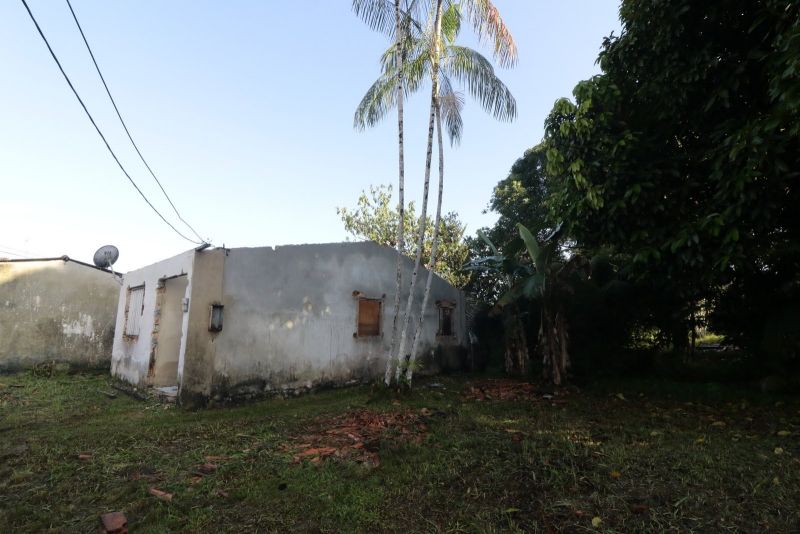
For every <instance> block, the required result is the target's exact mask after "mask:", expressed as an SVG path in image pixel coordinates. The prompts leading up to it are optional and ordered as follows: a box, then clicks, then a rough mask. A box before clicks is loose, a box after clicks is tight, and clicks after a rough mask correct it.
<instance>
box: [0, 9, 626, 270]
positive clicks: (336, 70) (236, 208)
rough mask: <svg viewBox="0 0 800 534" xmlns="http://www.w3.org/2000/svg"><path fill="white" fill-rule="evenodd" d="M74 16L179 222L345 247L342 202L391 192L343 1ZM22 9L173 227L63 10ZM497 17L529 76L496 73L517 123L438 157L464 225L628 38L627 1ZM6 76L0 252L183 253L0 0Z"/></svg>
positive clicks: (130, 264) (217, 234)
mask: <svg viewBox="0 0 800 534" xmlns="http://www.w3.org/2000/svg"><path fill="white" fill-rule="evenodd" d="M72 4H73V7H74V9H75V11H76V13H77V15H78V17H79V19H80V21H81V24H82V25H83V29H84V31H85V32H86V35H87V38H88V39H89V43H90V44H91V45H92V48H93V50H94V53H95V56H96V58H97V60H98V62H99V64H100V67H101V69H102V70H103V74H104V75H105V77H106V81H107V82H108V84H109V86H110V88H111V91H112V94H113V95H114V97H115V99H116V100H117V104H118V105H119V106H120V109H121V111H122V114H123V117H124V118H125V119H126V121H127V123H128V126H129V128H130V129H131V132H132V134H133V136H134V139H135V140H136V141H137V143H138V144H139V147H140V148H141V149H142V152H143V154H144V155H145V158H146V159H147V160H148V162H149V163H150V165H151V166H152V167H153V169H154V170H155V172H156V174H157V175H158V176H159V177H160V179H161V181H162V183H163V184H164V186H165V188H166V190H167V192H168V193H170V195H171V196H172V198H173V200H174V202H175V204H176V205H177V207H178V209H179V210H180V211H181V214H182V215H183V217H184V218H185V219H186V220H187V221H189V223H190V224H192V226H194V227H195V228H196V229H197V230H198V231H199V232H200V233H201V234H202V235H203V236H208V237H210V238H212V239H213V242H214V244H217V245H222V244H223V243H224V244H225V245H226V246H229V247H230V246H234V247H239V246H262V245H279V244H288V243H318V242H329V241H341V240H344V239H345V237H346V235H345V232H344V230H343V228H342V224H341V221H340V220H339V218H338V216H337V215H336V207H337V206H352V205H354V204H355V201H356V199H357V197H358V195H359V193H360V191H361V190H362V189H366V188H368V187H369V185H370V184H380V183H394V182H395V180H396V169H397V163H396V157H397V156H396V131H395V123H394V121H393V120H388V121H386V122H385V123H384V124H382V125H380V126H379V127H377V128H375V129H372V130H368V131H366V132H357V131H355V130H354V129H353V127H352V118H353V111H354V109H355V106H356V105H357V104H358V102H359V100H360V98H361V96H362V95H363V93H364V91H366V89H367V88H368V87H369V85H370V84H371V83H372V81H373V80H374V79H375V77H376V76H377V74H378V56H379V54H380V52H381V51H382V50H383V49H384V48H385V47H386V45H387V43H386V40H385V38H384V37H383V36H380V35H378V34H375V33H373V32H371V31H370V30H369V29H368V28H367V27H366V26H364V24H363V23H362V22H361V21H360V20H358V19H357V18H356V17H355V16H354V15H353V14H352V13H351V11H350V1H349V0H307V1H305V2H277V1H267V0H263V1H244V0H240V1H225V2H219V1H198V0H191V1H190V0H172V1H169V2H167V1H163V0H159V1H155V0H136V1H132V0H131V1H124V2H123V1H115V2H108V1H99V0H73V2H72ZM29 5H30V6H31V9H32V10H33V12H34V15H36V17H37V19H38V20H39V23H40V25H41V26H42V28H43V30H44V32H45V35H46V36H47V37H48V39H49V40H50V42H51V45H52V46H53V48H54V49H55V51H56V54H58V56H59V59H60V60H61V61H62V64H63V65H64V67H65V69H66V71H67V73H68V74H69V75H70V77H71V78H72V80H73V83H75V85H76V87H77V89H78V91H79V92H80V94H81V96H82V97H83V98H84V101H85V102H86V104H87V106H88V107H89V110H90V111H91V112H92V114H93V115H94V116H95V119H96V120H97V121H98V123H99V125H100V127H101V129H102V130H103V132H104V133H105V134H106V137H107V138H108V139H109V142H110V144H111V146H112V148H114V150H115V151H116V152H117V154H118V156H120V159H121V160H122V161H123V164H124V165H125V166H126V168H127V169H128V171H129V172H130V173H131V175H132V176H133V177H134V179H135V180H136V181H137V182H138V183H139V185H140V186H141V187H142V189H143V190H144V191H145V193H146V194H147V196H148V197H149V198H150V199H151V200H152V201H153V202H154V204H156V206H157V207H158V208H159V210H160V211H161V212H162V213H164V215H166V216H167V217H169V218H171V219H172V220H175V217H174V213H173V212H172V211H171V208H170V207H169V205H168V204H167V202H166V200H165V199H164V198H163V196H161V194H160V192H159V191H158V189H157V186H156V184H155V183H154V182H153V180H152V178H151V177H150V176H149V174H148V173H147V170H146V169H145V168H144V167H143V165H142V164H141V162H139V160H138V157H137V156H136V154H135V152H134V151H133V149H132V147H131V146H130V144H129V142H128V141H127V138H126V137H125V135H124V132H123V130H122V128H121V126H120V125H119V123H118V122H117V119H116V116H115V115H114V114H113V108H112V107H111V104H110V103H109V101H108V99H107V97H106V95H105V93H104V90H103V88H102V85H101V83H100V80H99V78H98V77H97V74H96V72H95V71H94V67H93V66H92V64H91V59H90V58H89V56H88V53H87V51H86V50H85V48H84V45H83V42H82V41H81V38H80V35H79V33H78V31H77V28H76V27H75V24H74V22H73V20H72V18H71V15H70V13H69V9H68V7H67V4H66V2H62V1H59V0H29ZM495 5H496V6H497V7H498V8H499V9H500V11H501V13H502V15H503V17H504V19H505V20H506V22H507V24H508V25H509V27H510V28H511V30H512V33H513V35H514V37H515V39H516V40H517V43H518V46H519V56H520V60H519V64H518V65H517V67H516V68H515V69H513V70H502V71H500V76H501V78H502V79H503V80H504V81H505V83H506V85H508V87H509V88H510V89H511V91H512V92H513V94H514V95H515V97H516V99H517V107H518V117H517V119H516V121H515V122H513V123H511V124H509V123H498V122H495V121H494V120H493V119H491V118H490V117H489V116H487V115H485V114H484V113H483V111H482V110H481V109H480V107H479V106H478V105H477V104H475V103H474V102H470V101H468V102H467V107H466V109H465V112H464V125H465V128H464V137H463V140H462V143H461V145H460V146H459V147H457V148H455V149H449V148H448V149H447V151H446V155H445V165H446V182H445V198H444V209H445V210H446V211H451V210H455V211H457V212H458V213H459V215H460V216H461V218H462V220H463V221H465V222H466V223H467V225H468V231H469V232H470V233H473V232H474V231H475V230H476V229H477V228H479V227H481V226H484V225H489V224H491V223H492V222H493V221H494V219H495V217H494V216H493V215H492V214H483V213H482V211H483V210H484V208H485V207H486V204H487V202H488V200H489V197H490V195H491V191H492V188H493V187H494V185H495V184H496V183H497V182H498V181H499V180H500V179H502V178H504V177H505V176H506V175H507V173H508V170H509V168H510V167H511V165H512V164H513V162H514V161H515V160H516V158H518V157H519V156H521V155H522V153H523V151H524V150H525V149H527V148H529V147H531V146H533V145H534V144H536V143H537V142H538V141H539V140H540V139H541V136H542V129H543V122H544V119H545V117H546V115H547V113H548V111H549V110H550V109H551V107H552V105H553V102H554V101H555V100H556V99H557V98H559V97H562V96H570V94H571V91H572V88H573V87H574V85H575V84H576V83H577V82H578V81H579V80H581V79H585V78H587V77H589V76H591V75H593V74H595V73H597V72H598V67H597V66H596V65H595V63H594V62H595V59H596V57H597V53H598V50H599V46H600V44H601V41H602V38H603V37H604V36H606V35H608V34H609V33H611V31H614V32H615V33H619V22H618V18H617V10H618V1H617V0H559V1H555V0H549V1H544V0H541V1H534V0H495ZM463 34H464V38H465V39H464V41H463V42H464V43H466V44H468V45H470V46H476V43H475V42H474V40H473V39H472V37H471V36H470V35H469V32H468V30H467V29H466V28H465V31H464V32H463ZM484 52H485V53H486V54H487V55H488V51H486V50H484ZM0 64H2V65H3V66H4V76H3V83H2V84H0V184H2V193H0V214H2V219H0V221H2V223H1V224H0V256H3V255H6V256H9V257H12V256H11V254H8V253H14V254H17V255H27V256H30V255H46V256H60V255H62V254H68V255H70V256H71V257H73V258H77V259H85V260H91V255H92V253H93V252H94V250H95V249H96V248H97V247H99V246H100V245H103V244H106V243H113V244H115V245H117V246H118V247H119V248H120V251H121V256H120V261H119V263H118V264H117V267H118V268H119V269H121V270H127V269H132V268H136V267H140V266H143V265H146V264H149V263H153V262H154V261H158V260H159V259H162V258H164V257H167V256H171V255H174V254H176V253H178V252H180V251H182V250H186V249H187V248H189V247H190V246H191V244H190V243H188V242H186V241H183V240H182V239H181V238H180V237H178V236H176V235H175V234H174V233H172V231H171V230H170V229H169V228H168V227H167V226H166V225H165V224H164V223H163V222H162V221H161V220H159V219H158V217H157V216H156V215H155V214H154V213H152V212H151V211H150V209H149V208H148V207H147V205H146V204H145V203H144V201H142V200H141V198H140V197H139V196H138V195H137V193H136V192H135V190H134V189H133V188H132V187H131V185H130V184H129V183H128V181H127V180H126V179H125V177H124V175H123V174H122V173H121V171H120V170H119V168H118V167H117V166H116V164H115V163H114V161H113V160H112V159H111V157H110V155H109V154H108V152H107V151H106V149H105V147H104V146H103V145H102V142H101V140H100V138H99V137H98V136H97V134H96V133H95V131H94V129H93V128H92V126H91V124H90V123H89V121H88V119H87V118H86V116H85V115H84V114H83V111H82V109H81V108H80V106H79V104H78V102H77V101H76V100H75V98H74V96H73V95H72V93H71V92H70V91H69V88H68V87H67V85H66V83H65V82H64V80H63V79H62V77H61V74H60V73H59V72H58V69H57V67H56V65H55V64H54V63H53V61H52V59H51V58H50V56H49V54H48V52H47V49H46V48H45V46H44V44H43V43H42V41H41V39H40V37H39V35H38V34H37V33H36V30H35V28H34V26H33V24H32V23H31V21H30V19H29V18H28V15H27V13H26V12H25V9H24V7H23V5H22V3H21V2H17V1H6V2H0ZM406 109H407V119H406V128H407V129H406V147H407V149H406V150H407V152H406V163H407V167H406V180H407V184H408V194H409V195H410V196H411V198H418V197H419V196H420V195H421V189H422V175H423V170H424V152H425V142H426V139H425V134H426V113H427V97H426V96H425V94H423V93H420V94H419V95H417V96H416V97H414V98H412V99H411V100H410V102H409V103H408V104H407V108H406ZM176 224H177V221H176ZM3 251H5V252H3Z"/></svg>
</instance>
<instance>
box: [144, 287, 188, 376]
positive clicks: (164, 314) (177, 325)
mask: <svg viewBox="0 0 800 534" xmlns="http://www.w3.org/2000/svg"><path fill="white" fill-rule="evenodd" d="M162 284H163V287H161V288H159V291H160V292H161V294H160V295H159V296H158V298H157V304H156V324H157V327H156V330H155V336H154V338H155V339H154V341H155V348H154V350H153V359H152V360H151V362H150V384H151V385H152V386H155V387H161V386H176V385H177V384H178V360H179V358H180V352H181V339H182V338H183V314H184V311H183V299H184V297H185V296H186V288H187V286H188V284H189V280H188V277H187V276H186V275H185V274H184V275H180V276H176V277H174V278H167V279H165V280H163V281H162Z"/></svg>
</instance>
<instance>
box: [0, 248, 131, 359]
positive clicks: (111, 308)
mask: <svg viewBox="0 0 800 534" xmlns="http://www.w3.org/2000/svg"><path fill="white" fill-rule="evenodd" d="M119 288H120V282H119V279H118V278H117V277H116V276H115V275H114V274H112V273H111V272H109V271H105V270H103V269H99V268H97V267H95V266H94V265H90V264H88V263H83V262H80V261H76V260H73V259H71V258H69V257H67V256H62V257H60V258H43V259H24V260H16V259H15V260H9V259H0V371H8V370H19V369H26V368H31V367H33V366H35V365H37V364H40V363H44V362H58V363H68V364H69V365H71V366H75V367H92V368H95V367H96V368H102V367H105V368H108V366H109V363H110V356H111V345H112V342H113V338H114V323H115V320H116V313H117V301H118V299H119Z"/></svg>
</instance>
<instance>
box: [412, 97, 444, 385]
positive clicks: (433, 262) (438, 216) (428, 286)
mask: <svg viewBox="0 0 800 534" xmlns="http://www.w3.org/2000/svg"><path fill="white" fill-rule="evenodd" d="M436 141H437V143H438V145H439V194H438V196H437V198H436V218H435V219H434V221H433V242H432V244H431V262H430V264H429V265H428V279H427V281H426V282H425V294H424V295H423V297H422V307H421V308H420V310H419V319H418V321H417V329H416V331H415V332H414V342H413V343H411V357H410V358H409V360H408V367H407V369H406V382H407V383H408V384H409V385H411V378H412V377H413V374H414V362H415V361H416V359H417V349H418V348H419V338H420V334H421V333H422V330H423V329H424V325H425V310H426V309H427V307H428V299H429V297H430V295H431V283H432V282H433V269H434V267H435V266H436V253H437V252H438V248H439V224H440V221H441V220H442V192H443V191H444V144H443V143H442V112H441V107H440V106H439V101H438V95H437V101H436Z"/></svg>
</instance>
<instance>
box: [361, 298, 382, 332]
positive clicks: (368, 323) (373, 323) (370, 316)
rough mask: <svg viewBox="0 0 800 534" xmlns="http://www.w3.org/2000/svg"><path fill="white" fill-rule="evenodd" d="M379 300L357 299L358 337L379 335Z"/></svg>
mask: <svg viewBox="0 0 800 534" xmlns="http://www.w3.org/2000/svg"><path fill="white" fill-rule="evenodd" d="M381 304H382V301H381V299H365V298H360V299H358V332H357V334H358V337H368V336H379V335H381Z"/></svg>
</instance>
